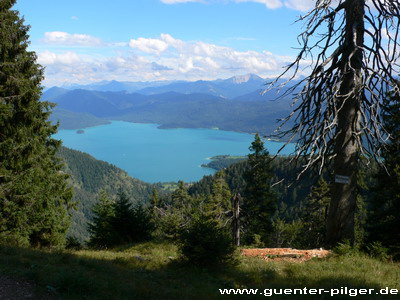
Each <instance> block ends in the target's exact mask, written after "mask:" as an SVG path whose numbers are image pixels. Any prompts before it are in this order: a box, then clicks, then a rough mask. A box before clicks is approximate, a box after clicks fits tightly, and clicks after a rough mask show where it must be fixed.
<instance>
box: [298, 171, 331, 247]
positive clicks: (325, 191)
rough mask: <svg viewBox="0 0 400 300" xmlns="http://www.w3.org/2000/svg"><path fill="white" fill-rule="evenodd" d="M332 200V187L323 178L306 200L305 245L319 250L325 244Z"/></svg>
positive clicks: (303, 217)
mask: <svg viewBox="0 0 400 300" xmlns="http://www.w3.org/2000/svg"><path fill="white" fill-rule="evenodd" d="M330 199H331V195H330V186H329V184H328V183H327V182H326V181H325V180H324V179H323V178H322V177H321V178H320V179H319V180H318V183H317V184H316V186H314V187H313V188H312V190H311V193H310V195H309V196H308V197H307V199H306V204H305V207H304V210H303V216H302V221H303V224H304V236H303V238H304V239H305V241H304V244H305V245H306V246H307V247H309V248H317V247H318V248H319V247H321V246H322V245H323V243H324V242H325V234H326V219H327V217H328V207H329V202H330Z"/></svg>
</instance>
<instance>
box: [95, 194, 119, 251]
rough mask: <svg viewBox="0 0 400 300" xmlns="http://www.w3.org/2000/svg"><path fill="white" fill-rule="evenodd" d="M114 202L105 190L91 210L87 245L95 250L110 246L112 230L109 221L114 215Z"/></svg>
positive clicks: (112, 235) (112, 236)
mask: <svg viewBox="0 0 400 300" xmlns="http://www.w3.org/2000/svg"><path fill="white" fill-rule="evenodd" d="M114 205H115V203H114V201H113V200H112V199H111V198H110V197H109V195H108V194H107V192H106V191H105V190H101V191H100V195H99V201H98V202H97V203H96V204H95V206H94V207H93V209H92V213H93V219H92V222H91V223H89V233H90V240H89V243H88V245H89V246H90V247H95V248H107V247H108V246H110V245H111V244H112V241H113V238H114V235H115V233H114V230H113V228H112V225H111V220H112V218H113V217H114V215H115V212H114Z"/></svg>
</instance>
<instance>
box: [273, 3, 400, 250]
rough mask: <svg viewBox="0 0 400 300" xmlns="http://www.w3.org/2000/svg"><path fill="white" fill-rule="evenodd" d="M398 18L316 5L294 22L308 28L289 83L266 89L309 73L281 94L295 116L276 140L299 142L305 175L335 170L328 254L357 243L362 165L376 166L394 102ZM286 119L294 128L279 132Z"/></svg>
mask: <svg viewBox="0 0 400 300" xmlns="http://www.w3.org/2000/svg"><path fill="white" fill-rule="evenodd" d="M399 17H400V4H399V1H398V0H368V1H365V0H316V4H315V8H314V9H312V10H311V11H310V12H309V13H308V14H306V15H305V16H303V17H300V19H299V21H304V22H305V30H304V32H302V33H301V34H300V35H299V42H300V44H301V47H300V51H299V54H298V56H297V57H296V59H295V60H294V62H292V63H291V64H290V65H288V66H287V68H286V69H285V70H284V72H283V73H282V74H281V75H280V77H279V78H278V79H281V78H282V77H288V78H289V80H287V81H285V82H284V83H283V84H278V79H277V80H276V81H274V82H272V83H271V84H272V87H273V86H275V87H276V86H284V85H287V84H288V83H289V82H290V81H291V80H292V79H294V78H295V77H296V76H297V75H299V73H300V72H302V71H303V70H302V68H303V66H308V67H310V66H311V67H310V71H307V72H309V73H308V74H309V75H307V77H305V78H304V79H303V80H301V81H299V82H298V83H296V84H295V85H294V86H291V87H289V88H287V89H286V90H285V91H284V92H283V96H288V95H292V96H293V100H294V107H295V108H294V109H293V112H292V114H291V115H290V116H288V117H287V118H285V119H283V120H282V123H281V126H280V131H279V132H278V136H279V137H281V138H282V137H286V138H287V137H289V141H292V140H294V139H298V142H297V147H296V156H295V157H296V158H299V157H307V163H306V164H305V165H304V168H303V172H304V171H305V170H307V169H309V168H313V167H316V168H317V169H318V171H319V172H321V171H322V169H323V168H325V167H327V166H329V167H333V168H332V169H333V173H334V182H333V185H332V199H331V203H330V209H329V215H328V220H327V244H328V245H329V246H333V245H335V244H336V243H337V242H340V241H342V240H345V239H348V240H350V241H351V242H353V241H354V212H355V209H356V187H357V179H356V178H357V171H358V168H359V160H360V158H361V156H363V157H367V158H369V159H371V158H379V157H380V156H381V152H382V147H384V144H385V141H386V140H387V138H388V136H387V134H386V133H385V130H384V128H383V126H382V122H381V117H380V104H381V102H382V99H383V97H385V95H386V94H387V92H388V91H392V93H395V94H399V88H398V86H397V85H396V82H395V76H396V75H397V74H398V73H399V53H398V47H399V41H398V35H399V20H400V18H399ZM288 86H289V85H288ZM298 88H301V89H300V92H298V93H296V92H295V90H296V89H298ZM290 118H294V120H295V122H294V125H293V127H291V129H289V130H282V129H281V128H282V126H283V125H285V123H286V122H287V121H288V120H289V119H290ZM303 172H302V173H303ZM299 175H301V174H299Z"/></svg>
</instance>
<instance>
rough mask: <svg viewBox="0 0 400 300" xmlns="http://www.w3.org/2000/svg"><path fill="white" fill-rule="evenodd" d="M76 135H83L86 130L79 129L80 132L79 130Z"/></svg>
mask: <svg viewBox="0 0 400 300" xmlns="http://www.w3.org/2000/svg"><path fill="white" fill-rule="evenodd" d="M76 133H78V134H82V133H85V130H83V129H79V130H77V131H76Z"/></svg>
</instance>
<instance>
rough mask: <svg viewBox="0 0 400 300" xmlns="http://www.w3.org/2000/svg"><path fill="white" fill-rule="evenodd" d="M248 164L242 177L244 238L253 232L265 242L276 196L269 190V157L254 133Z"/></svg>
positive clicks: (274, 208) (262, 143)
mask: <svg viewBox="0 0 400 300" xmlns="http://www.w3.org/2000/svg"><path fill="white" fill-rule="evenodd" d="M249 150H250V151H252V152H253V153H251V154H249V155H248V157H249V159H248V165H249V168H248V170H247V171H246V173H245V175H244V178H245V181H246V187H245V191H244V201H243V212H244V215H245V222H244V223H245V226H246V228H245V229H244V231H245V238H246V239H247V240H248V242H249V241H250V240H251V238H252V236H253V235H254V234H257V235H260V236H261V239H262V241H263V242H267V240H268V235H270V233H271V230H272V223H271V222H272V220H271V218H272V216H273V214H274V212H275V210H276V205H277V204H276V196H275V194H274V192H273V191H272V190H271V180H272V176H273V175H272V171H271V159H270V156H269V153H268V151H267V150H266V149H265V148H264V142H263V141H262V140H261V138H260V136H259V135H258V134H256V136H255V138H254V141H253V142H252V144H251V146H250V148H249Z"/></svg>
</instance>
